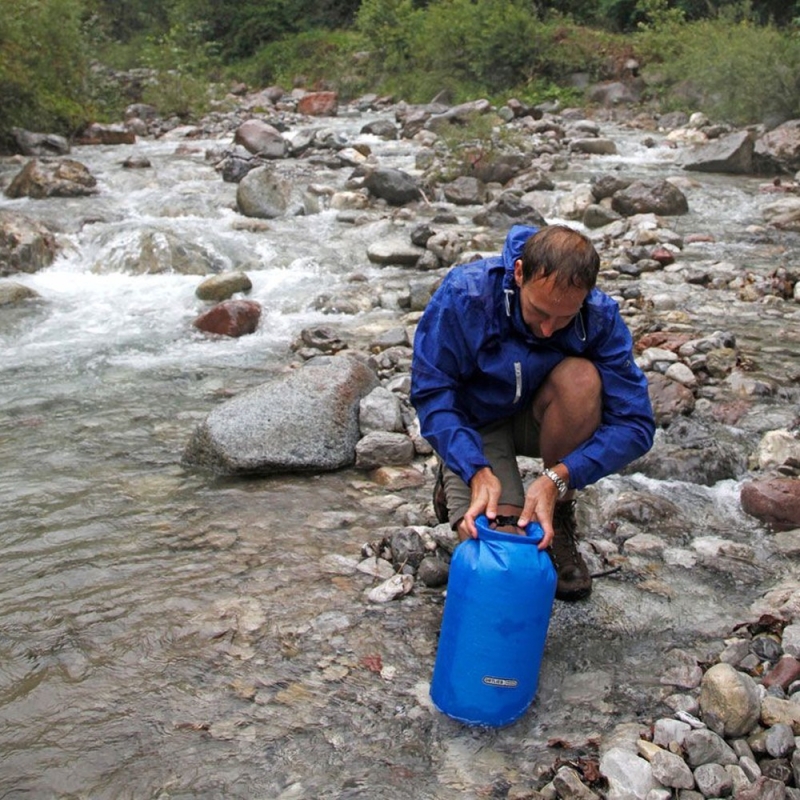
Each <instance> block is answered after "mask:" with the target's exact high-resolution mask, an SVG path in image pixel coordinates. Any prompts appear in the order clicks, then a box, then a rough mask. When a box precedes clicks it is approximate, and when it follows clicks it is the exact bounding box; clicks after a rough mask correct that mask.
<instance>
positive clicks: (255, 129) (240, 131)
mask: <svg viewBox="0 0 800 800" xmlns="http://www.w3.org/2000/svg"><path fill="white" fill-rule="evenodd" d="M233 142H234V144H239V145H241V146H242V147H244V148H245V150H247V151H248V152H249V153H253V154H254V155H257V156H261V157H262V158H283V157H284V156H285V155H286V151H287V149H288V145H287V142H286V140H285V139H284V138H283V136H281V133H280V131H279V130H278V129H277V128H275V127H274V126H272V125H270V124H269V123H268V122H264V121H263V120H260V119H248V120H245V122H243V123H242V124H241V125H240V126H239V127H238V128H237V129H236V133H235V134H234V137H233Z"/></svg>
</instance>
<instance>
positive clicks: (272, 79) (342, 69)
mask: <svg viewBox="0 0 800 800" xmlns="http://www.w3.org/2000/svg"><path fill="white" fill-rule="evenodd" d="M361 45H362V40H361V38H360V37H359V36H358V34H356V33H355V32H352V31H324V30H314V31H306V32H304V33H298V34H296V35H294V36H289V37H286V38H284V39H280V40H278V41H276V42H270V43H269V44H268V45H266V46H265V47H262V48H261V50H259V51H258V53H257V54H256V55H255V56H253V57H252V58H250V59H248V60H247V61H244V62H242V63H240V64H238V65H237V66H236V68H235V72H236V75H237V76H238V77H239V78H240V79H241V80H244V81H245V82H246V83H249V84H253V85H259V86H266V85H270V84H278V85H281V86H284V87H291V86H294V85H295V83H298V82H299V83H302V84H303V85H304V86H308V87H314V88H317V89H323V88H326V89H335V90H336V91H338V92H340V93H341V95H342V97H343V98H345V99H347V98H350V97H355V96H357V95H358V94H362V93H363V92H365V91H367V90H368V89H369V88H370V87H371V85H372V84H371V83H370V81H369V80H368V78H367V76H366V74H365V70H364V68H363V67H362V66H361V64H360V62H359V60H358V58H357V55H356V54H357V52H358V49H359V47H360V46H361Z"/></svg>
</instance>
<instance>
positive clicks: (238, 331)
mask: <svg viewBox="0 0 800 800" xmlns="http://www.w3.org/2000/svg"><path fill="white" fill-rule="evenodd" d="M260 318H261V304H260V303H256V302H254V301H253V300H225V301H223V302H222V303H218V304H217V305H215V306H214V307H213V308H211V309H209V310H208V311H206V312H205V313H204V314H201V315H200V316H199V317H197V319H195V321H194V322H193V323H192V324H193V325H194V326H195V328H197V329H198V330H201V331H203V332H205V333H215V334H218V335H220V336H231V337H234V338H237V337H239V336H245V335H247V334H249V333H253V331H255V329H256V328H257V327H258V321H259V319H260Z"/></svg>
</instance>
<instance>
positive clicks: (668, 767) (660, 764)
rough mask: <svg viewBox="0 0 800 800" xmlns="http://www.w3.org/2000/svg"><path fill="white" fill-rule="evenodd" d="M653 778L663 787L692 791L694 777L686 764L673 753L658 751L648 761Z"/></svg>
mask: <svg viewBox="0 0 800 800" xmlns="http://www.w3.org/2000/svg"><path fill="white" fill-rule="evenodd" d="M650 766H651V767H652V769H653V777H654V778H655V779H656V780H657V781H658V782H659V783H661V784H663V785H664V786H669V787H671V788H674V789H693V788H694V777H693V776H692V771H691V770H690V769H689V767H688V766H687V765H686V762H685V761H684V760H683V759H682V758H681V757H680V756H677V755H675V754H674V753H670V752H669V751H667V750H660V751H658V752H657V753H655V754H654V755H653V757H652V758H651V759H650Z"/></svg>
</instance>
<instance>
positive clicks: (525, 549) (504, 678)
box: [431, 515, 556, 727]
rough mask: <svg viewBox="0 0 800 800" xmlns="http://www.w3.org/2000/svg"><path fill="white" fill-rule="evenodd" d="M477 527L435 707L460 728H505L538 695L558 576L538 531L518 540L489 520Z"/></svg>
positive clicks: (452, 603)
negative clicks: (460, 725) (491, 526)
mask: <svg viewBox="0 0 800 800" xmlns="http://www.w3.org/2000/svg"><path fill="white" fill-rule="evenodd" d="M475 522H476V527H477V529H478V538H477V539H468V540H466V541H464V542H462V543H461V544H459V545H458V547H456V550H455V552H454V554H453V560H452V562H451V564H450V577H449V578H448V581H447V597H446V599H445V603H444V613H443V614H442V628H441V632H440V634H439V647H438V650H437V653H436V663H435V664H434V667H433V677H432V679H431V699H432V700H433V703H434V705H435V706H436V708H438V709H439V711H442V712H443V713H445V714H447V715H448V716H449V717H452V718H453V719H457V720H459V721H460V722H466V723H467V724H468V725H487V726H491V727H500V726H502V725H508V724H509V723H511V722H514V720H516V719H518V718H519V717H520V716H522V714H524V713H525V711H526V710H527V708H528V706H529V705H530V704H531V702H532V701H533V698H534V695H535V694H536V686H537V684H538V681H539V667H540V665H541V663H542V654H543V652H544V645H545V639H546V637H547V626H548V624H549V622H550V612H551V611H552V608H553V598H554V597H555V591H556V571H555V569H554V568H553V564H552V562H551V560H550V557H549V556H548V555H547V553H546V552H545V551H543V550H539V549H538V547H537V544H538V543H539V542H540V541H541V539H542V536H543V535H544V532H543V531H542V528H541V526H540V525H539V524H538V523H536V522H532V523H530V524H529V525H528V526H527V528H526V529H525V535H517V534H514V533H503V532H501V531H496V530H492V529H491V528H490V527H489V521H488V520H487V518H486V517H485V516H483V515H482V516H479V517H478V518H477V519H476V521H475Z"/></svg>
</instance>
